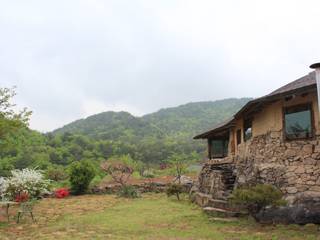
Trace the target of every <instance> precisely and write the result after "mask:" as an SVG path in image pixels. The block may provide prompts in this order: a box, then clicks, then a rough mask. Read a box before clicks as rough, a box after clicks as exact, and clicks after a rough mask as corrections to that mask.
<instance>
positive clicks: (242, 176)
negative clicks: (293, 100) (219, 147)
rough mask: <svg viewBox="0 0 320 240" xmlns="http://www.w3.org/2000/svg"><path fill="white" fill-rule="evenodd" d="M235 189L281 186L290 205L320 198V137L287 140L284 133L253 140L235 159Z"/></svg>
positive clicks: (240, 150) (244, 145) (243, 147)
mask: <svg viewBox="0 0 320 240" xmlns="http://www.w3.org/2000/svg"><path fill="white" fill-rule="evenodd" d="M234 164H235V169H236V170H235V171H236V175H237V180H236V186H241V185H250V184H257V183H267V184H273V185H275V186H277V187H279V188H280V189H281V190H282V192H283V193H284V194H285V196H286V198H287V200H289V202H294V201H296V200H297V199H301V198H313V197H319V196H320V138H319V137H317V139H313V140H297V141H284V140H283V137H282V131H280V132H269V133H267V134H265V135H260V136H256V137H254V138H253V139H252V140H251V141H249V142H246V143H245V144H243V145H242V146H240V148H239V154H238V155H237V156H235V158H234Z"/></svg>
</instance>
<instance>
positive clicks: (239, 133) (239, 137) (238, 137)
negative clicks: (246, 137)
mask: <svg viewBox="0 0 320 240" xmlns="http://www.w3.org/2000/svg"><path fill="white" fill-rule="evenodd" d="M240 143H241V129H238V130H237V145H239V144H240Z"/></svg>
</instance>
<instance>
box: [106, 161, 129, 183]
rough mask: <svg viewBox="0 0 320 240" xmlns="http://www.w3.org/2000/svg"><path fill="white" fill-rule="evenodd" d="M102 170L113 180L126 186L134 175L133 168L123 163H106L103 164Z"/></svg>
mask: <svg viewBox="0 0 320 240" xmlns="http://www.w3.org/2000/svg"><path fill="white" fill-rule="evenodd" d="M101 168H102V169H103V170H104V171H105V172H106V173H107V174H109V175H110V176H111V177H112V179H113V180H114V181H115V182H116V183H119V184H121V186H125V185H126V183H127V182H128V180H129V178H130V177H131V175H132V173H133V168H132V167H130V166H128V165H126V164H124V163H121V162H105V163H103V164H101Z"/></svg>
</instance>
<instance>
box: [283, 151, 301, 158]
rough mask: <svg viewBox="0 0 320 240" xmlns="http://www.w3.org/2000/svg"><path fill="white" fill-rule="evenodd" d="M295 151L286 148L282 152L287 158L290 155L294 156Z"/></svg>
mask: <svg viewBox="0 0 320 240" xmlns="http://www.w3.org/2000/svg"><path fill="white" fill-rule="evenodd" d="M297 155H298V154H297V152H296V151H295V150H293V149H288V150H286V151H285V152H284V156H285V157H287V158H292V157H295V156H297Z"/></svg>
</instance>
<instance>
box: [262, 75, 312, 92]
mask: <svg viewBox="0 0 320 240" xmlns="http://www.w3.org/2000/svg"><path fill="white" fill-rule="evenodd" d="M314 84H316V74H315V71H313V72H311V73H309V74H308V75H306V76H304V77H302V78H299V79H297V80H295V81H293V82H291V83H288V84H287V85H285V86H283V87H281V88H279V89H277V90H275V91H273V92H272V93H270V94H268V95H267V96H273V95H276V94H280V93H285V92H289V91H292V90H296V89H299V88H303V87H307V86H311V85H314Z"/></svg>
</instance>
